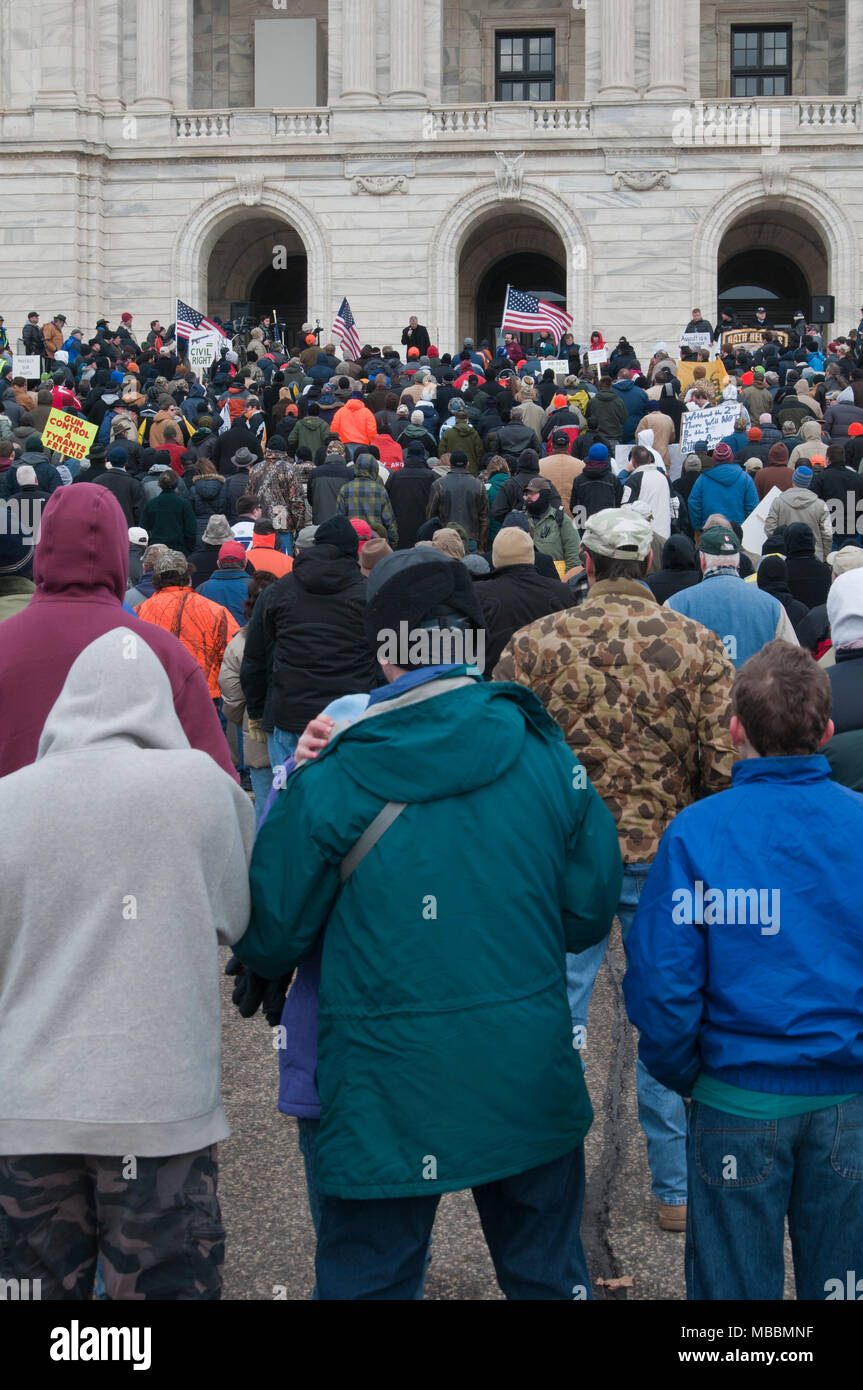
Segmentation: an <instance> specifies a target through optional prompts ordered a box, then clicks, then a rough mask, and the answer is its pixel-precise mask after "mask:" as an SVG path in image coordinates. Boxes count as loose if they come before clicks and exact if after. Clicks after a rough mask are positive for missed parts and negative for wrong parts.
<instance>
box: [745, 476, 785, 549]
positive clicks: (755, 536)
mask: <svg viewBox="0 0 863 1390" xmlns="http://www.w3.org/2000/svg"><path fill="white" fill-rule="evenodd" d="M781 496H782V490H781V489H780V488H778V487H772V488H771V489H770V491H769V492H768V493H767V495H766V496H765V497H762V499H761V501H760V502H759V503H758V506H757V507H756V508H755V511H754V512H750V513H749V515H748V517H747V518H746V520H745V521H744V523H743V528H742V529H743V540H742V542H741V544H742V546H743V549H744V550H745V551H746V552H747V554H749V555H750V556H751V557H752V559H753V560H756V559H758V560H760V558H761V551H762V548H763V546H764V542H765V541H766V540H767V530H766V528H765V525H764V523H765V521H766V520H767V518H768V516H769V514H770V508H771V507H772V506H773V503H774V502H775V501H776V498H777V497H781Z"/></svg>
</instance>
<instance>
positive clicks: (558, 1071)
mask: <svg viewBox="0 0 863 1390" xmlns="http://www.w3.org/2000/svg"><path fill="white" fill-rule="evenodd" d="M388 801H403V802H407V803H408V805H407V809H406V810H405V811H404V812H403V813H402V815H401V816H400V817H399V819H398V820H397V821H396V822H395V823H394V824H393V825H392V826H391V827H390V829H389V830H388V831H387V832H386V834H385V835H384V836H383V838H382V839H381V840H380V841H379V843H378V844H377V845H376V846H375V848H374V849H372V850H371V852H370V853H369V854H368V855H367V857H366V858H365V859H364V860H363V861H362V863H361V864H360V865H359V866H358V867H357V868H356V869H355V871H354V873H353V874H352V875H351V877H350V878H349V879H348V881H347V883H346V884H345V885H344V887H343V888H341V889H340V884H339V865H340V863H341V861H342V859H343V858H344V856H345V855H346V854H347V852H348V851H349V850H350V849H351V847H352V846H353V845H354V844H355V843H356V841H357V840H358V839H359V837H360V836H361V835H362V833H363V831H364V830H365V829H366V827H367V826H368V825H369V824H370V823H371V821H372V820H373V819H374V818H375V816H376V815H377V814H378V812H379V811H380V810H381V808H382V807H383V806H384V805H385V803H386V802H388ZM515 808H517V809H518V816H517V817H516V818H514V817H513V815H512V811H513V810H514V809H515ZM515 820H517V823H518V824H519V825H521V826H523V827H525V829H524V830H522V831H517V832H516V831H512V830H510V832H509V833H508V834H506V835H504V836H502V835H500V834H498V833H496V832H495V833H493V827H498V828H499V826H500V825H501V824H502V823H503V824H505V825H507V826H511V825H512V824H513V823H514V821H515ZM621 877H622V868H621V860H620V852H619V849H618V841H617V834H616V831H615V826H614V821H613V819H612V816H611V814H610V812H609V811H608V810H607V809H606V807H605V806H604V804H603V803H602V801H600V799H599V797H598V796H597V794H596V793H595V792H594V790H593V788H592V787H591V786H590V784H589V783H588V782H587V778H586V776H585V774H584V771H583V769H582V768H581V766H580V764H579V763H578V762H577V761H576V759H575V758H574V757H573V755H572V753H571V752H570V751H569V749H568V748H567V746H566V744H565V742H564V740H563V735H562V733H561V730H560V728H559V727H558V725H557V724H556V723H555V722H554V721H553V720H552V719H551V718H550V717H549V716H548V715H547V714H546V712H545V710H544V709H543V707H542V705H541V703H540V702H539V700H538V699H537V698H536V697H535V696H534V695H533V694H532V692H530V691H528V690H525V689H523V688H522V687H521V686H517V685H514V684H509V683H506V682H499V683H498V682H495V683H488V682H484V681H482V680H480V679H478V678H474V677H469V676H467V674H466V668H465V667H453V668H452V670H451V671H450V672H449V673H448V674H447V675H445V676H442V677H440V678H437V679H434V680H431V681H429V682H427V683H425V684H422V685H419V686H417V687H414V688H413V689H410V690H408V691H406V692H405V693H403V694H400V695H398V696H394V697H391V698H389V699H385V700H383V701H381V702H380V703H378V704H377V705H370V707H369V709H368V711H367V712H366V714H364V715H363V716H362V717H361V718H360V719H359V720H358V721H357V722H356V723H355V724H353V725H351V727H350V728H348V729H346V730H345V731H344V732H342V733H341V734H339V735H338V736H337V737H336V738H335V739H333V741H332V742H331V744H330V745H329V747H328V748H327V749H326V750H325V751H324V752H323V753H322V754H321V755H320V756H319V757H318V759H317V760H316V761H315V762H313V763H309V764H307V765H306V766H304V767H302V768H300V769H299V771H298V772H297V773H295V774H294V775H293V776H292V777H291V778H290V779H289V781H288V784H287V786H286V787H285V788H284V790H283V791H281V792H280V793H279V796H278V798H277V800H276V802H275V803H274V805H273V806H272V808H271V810H270V813H269V816H268V817H267V820H266V821H265V823H264V825H263V826H262V828H261V831H260V833H259V835H258V838H257V841H256V843H255V852H254V858H253V861H252V868H251V879H252V917H251V921H250V924H249V928H248V931H247V932H246V934H245V936H244V937H243V938H242V940H241V941H240V942H239V943H238V944H237V946H236V947H235V950H236V953H237V955H238V956H239V957H240V959H241V960H243V961H245V963H246V964H247V965H249V966H251V968H252V969H253V970H256V971H257V972H259V973H260V974H263V975H265V976H268V977H270V978H274V977H276V976H278V975H281V974H284V973H286V972H287V971H289V970H292V969H293V968H294V967H295V966H296V965H298V964H299V963H300V962H301V961H303V960H304V959H306V958H307V957H308V956H309V955H310V954H311V953H312V951H313V950H314V948H315V945H316V943H317V942H318V939H319V938H320V936H321V933H322V932H324V928H326V934H325V936H324V940H323V953H322V961H321V986H320V1015H319V1028H318V1068H317V1083H318V1090H319V1092H320V1097H321V1111H322V1123H321V1131H320V1135H319V1138H318V1146H317V1155H316V1164H317V1180H318V1186H319V1188H320V1190H321V1191H322V1192H323V1193H325V1194H327V1195H332V1196H336V1197H345V1198H357V1197H361V1198H362V1197H366V1198H371V1197H406V1196H417V1195H420V1196H422V1195H427V1194H429V1193H433V1192H449V1191H455V1190H457V1189H460V1188H466V1187H473V1186H477V1185H479V1184H481V1183H487V1182H492V1181H494V1180H496V1179H498V1178H504V1177H508V1176H511V1175H512V1174H515V1173H520V1172H524V1171H526V1170H527V1169H530V1168H535V1167H538V1166H539V1165H540V1164H543V1163H548V1162H551V1161H552V1160H553V1159H555V1158H559V1157H561V1156H562V1155H563V1154H566V1153H568V1152H569V1151H570V1150H572V1149H573V1148H575V1147H576V1146H577V1145H578V1144H579V1143H580V1142H581V1141H582V1139H583V1138H584V1135H585V1134H586V1133H587V1130H588V1129H589V1127H590V1123H591V1120H592V1118H593V1114H592V1111H591V1108H590V1101H589V1100H588V1096H587V1090H586V1088H585V1084H584V1077H583V1074H582V1069H581V1064H580V1061H579V1055H578V1052H577V1051H574V1050H573V1045H572V1022H571V1019H570V1014H569V1007H568V1004H567V996H566V978H565V973H566V960H565V953H566V952H567V951H583V950H585V949H586V948H587V947H588V946H591V945H593V944H594V943H596V942H598V941H601V940H602V939H603V938H604V937H605V936H606V935H607V934H608V931H609V928H610V926H611V921H612V918H613V915H614V912H615V909H616V905H617V901H618V897H619V892H620V883H621Z"/></svg>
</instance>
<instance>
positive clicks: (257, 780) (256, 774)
mask: <svg viewBox="0 0 863 1390" xmlns="http://www.w3.org/2000/svg"><path fill="white" fill-rule="evenodd" d="M248 771H249V778H250V780H251V783H252V791H253V792H254V793H255V829H256V830H257V828H258V826H259V825H260V823H261V816H262V815H263V814H264V807H265V806H266V804H267V797H268V796H269V794H270V790H271V788H272V785H273V770H272V768H270V767H250V768H249V770H248Z"/></svg>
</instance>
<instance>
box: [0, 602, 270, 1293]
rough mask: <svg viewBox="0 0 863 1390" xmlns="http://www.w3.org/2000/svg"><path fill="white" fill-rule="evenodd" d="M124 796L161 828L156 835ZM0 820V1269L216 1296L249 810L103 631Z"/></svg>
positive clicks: (11, 787)
mask: <svg viewBox="0 0 863 1390" xmlns="http://www.w3.org/2000/svg"><path fill="white" fill-rule="evenodd" d="M142 806H143V807H156V806H159V807H162V808H163V810H164V811H166V812H167V813H168V814H169V816H170V817H171V818H172V819H173V821H174V826H173V830H172V832H171V833H170V834H169V835H165V836H161V837H159V842H158V844H157V845H154V842H153V840H152V839H151V838H148V837H147V836H142V835H141V834H140V833H139V826H140V816H141V807H142ZM83 807H86V811H87V836H86V837H85V838H84V839H82V838H81V836H79V835H77V834H70V833H69V829H70V827H72V826H75V825H77V824H78V823H79V821H80V817H81V813H82V808H83ZM0 821H2V824H3V825H4V826H5V827H6V833H5V834H4V836H3V838H2V841H0V1278H3V1279H11V1278H14V1279H21V1278H27V1279H31V1280H33V1279H38V1280H40V1281H41V1285H40V1296H41V1297H42V1298H43V1299H89V1298H90V1297H91V1294H92V1289H93V1279H94V1272H95V1269H96V1260H97V1257H98V1256H101V1262H102V1271H103V1275H104V1279H105V1284H106V1288H107V1293H108V1297H109V1298H111V1299H141V1298H145V1299H153V1298H156V1299H171V1300H177V1299H179V1300H190V1299H216V1298H219V1296H220V1293H221V1280H222V1262H223V1258H224V1228H223V1226H222V1220H221V1213H220V1210H219V1202H218V1197H217V1195H216V1181H217V1150H216V1146H217V1144H218V1143H219V1141H220V1140H222V1139H225V1138H227V1135H228V1125H227V1122H226V1120H225V1115H224V1111H223V1110H222V1103H221V1094H220V1080H221V1077H220V1070H221V1059H220V1007H219V959H218V952H217V942H218V941H225V942H228V943H233V942H235V941H237V940H238V939H239V937H240V936H242V934H243V932H244V931H245V929H246V926H247V924H248V919H249V910H250V900H249V888H248V866H249V861H250V859H251V853H252V841H253V838H254V813H253V811H252V807H251V804H250V802H249V800H248V798H247V797H246V796H245V795H244V793H243V792H242V791H241V790H240V788H239V787H238V786H237V784H236V783H235V782H233V781H232V779H231V778H230V777H229V776H228V774H227V773H226V772H223V771H222V769H221V768H220V767H219V766H218V765H217V764H216V762H215V761H214V760H213V759H212V758H211V757H210V756H209V755H208V754H207V753H202V752H200V751H198V750H196V749H193V748H191V747H190V745H189V741H188V739H187V738H186V735H185V733H184V732H183V729H182V727H181V725H180V722H179V720H178V718H177V715H176V713H175V711H174V702H173V697H172V694H171V685H170V681H169V679H168V676H167V675H166V673H165V671H164V669H163V668H162V665H161V663H160V661H159V659H158V657H157V656H156V654H155V653H154V652H153V651H151V649H150V648H149V646H148V645H147V644H146V642H144V641H142V640H141V638H140V637H139V636H138V634H137V633H135V632H132V631H131V630H130V629H129V628H126V627H117V628H113V629H112V630H111V631H110V632H106V633H104V634H103V635H102V636H101V637H99V638H97V639H96V640H95V641H94V642H92V643H91V644H90V645H89V646H87V647H85V648H84V650H83V651H82V652H81V654H80V655H79V656H78V658H77V660H76V661H75V662H74V663H73V665H72V666H71V668H70V670H69V673H68V675H67V677H66V681H65V683H64V685H63V688H62V690H61V692H60V694H59V696H58V697H57V700H56V702H55V704H54V706H53V708H52V709H51V712H50V714H49V715H48V718H47V719H46V721H45V725H44V728H43V731H42V736H41V739H40V741H39V750H38V754H37V757H36V761H35V763H33V764H31V765H29V766H27V767H22V768H20V769H19V770H18V771H17V772H12V773H10V774H9V775H8V776H7V777H4V778H2V780H0ZM44 836H50V839H51V844H52V851H51V859H50V864H49V865H47V866H44V865H43V867H42V870H41V871H40V872H37V873H34V871H33V864H32V858H31V856H30V855H29V854H28V853H27V852H26V846H28V845H32V844H33V843H35V842H36V841H37V840H39V839H41V838H42V837H44Z"/></svg>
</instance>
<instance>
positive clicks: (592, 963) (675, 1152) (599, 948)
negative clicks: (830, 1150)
mask: <svg viewBox="0 0 863 1390" xmlns="http://www.w3.org/2000/svg"><path fill="white" fill-rule="evenodd" d="M649 870H650V865H649V864H627V865H625V867H624V871H623V884H622V886H621V889H620V902H619V903H618V905H617V915H618V917H619V918H620V927H621V934H622V936H623V944H624V946H626V938H627V937H628V936H629V929H630V927H631V926H632V922H633V919H634V917H635V909H636V908H637V907H638V899H639V897H640V896H641V890H642V887H643V886H644V881H645V879H646V878H647V875H648V872H649ZM607 945H608V938H606V940H605V941H600V942H599V943H598V945H596V946H589V947H588V949H587V950H586V951H580V952H579V953H578V955H572V954H568V955H567V957H566V991H567V994H568V996H569V1011H570V1013H571V1015H572V1031H573V1041H574V1044H577V1045H579V1046H583V1045H584V1039H585V1037H586V1034H587V1010H588V1005H589V1004H590V996H591V993H592V991H593V983H594V980H595V979H596V976H597V972H598V970H599V967H600V966H601V965H602V962H603V960H604V959H605V949H606V946H607ZM635 1084H636V1091H637V1094H638V1119H639V1122H640V1124H641V1128H642V1129H643V1130H644V1137H645V1139H646V1140H647V1163H648V1166H649V1168H650V1176H651V1187H652V1190H653V1195H654V1197H655V1198H656V1200H657V1201H658V1202H663V1203H664V1204H665V1205H666V1206H669V1207H679V1206H683V1205H684V1204H685V1202H686V1110H685V1106H684V1104H683V1101H682V1099H681V1098H680V1096H679V1095H677V1093H676V1092H675V1091H669V1090H667V1088H666V1087H665V1086H660V1084H659V1082H658V1081H655V1080H654V1078H653V1077H652V1076H651V1075H650V1072H649V1071H648V1070H647V1068H646V1067H645V1066H644V1065H643V1063H642V1062H641V1060H640V1059H639V1061H638V1062H637V1063H636V1067H635Z"/></svg>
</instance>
